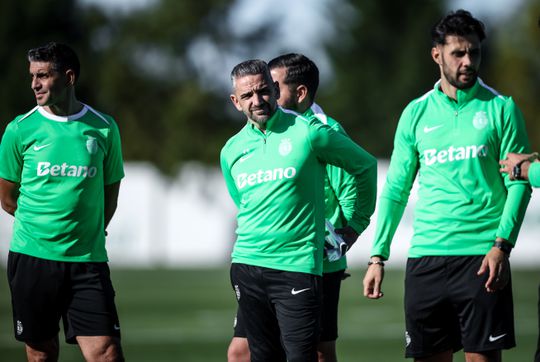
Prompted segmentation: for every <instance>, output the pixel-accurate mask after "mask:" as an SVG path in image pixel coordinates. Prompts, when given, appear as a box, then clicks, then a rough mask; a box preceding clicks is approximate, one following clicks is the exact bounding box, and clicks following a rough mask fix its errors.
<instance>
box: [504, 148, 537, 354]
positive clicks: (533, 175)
mask: <svg viewBox="0 0 540 362" xmlns="http://www.w3.org/2000/svg"><path fill="white" fill-rule="evenodd" d="M538 157H539V156H538V152H534V153H531V154H526V153H525V154H522V153H509V154H508V155H507V156H506V158H505V159H504V160H501V161H500V162H499V163H500V164H501V166H502V167H501V172H504V173H507V174H508V175H509V177H510V179H511V180H525V181H529V182H530V183H531V186H532V187H540V160H539V159H538ZM538 296H539V300H540V286H539V287H538ZM538 326H539V328H540V302H539V303H538ZM534 361H535V362H540V333H538V341H537V343H536V353H535V356H534Z"/></svg>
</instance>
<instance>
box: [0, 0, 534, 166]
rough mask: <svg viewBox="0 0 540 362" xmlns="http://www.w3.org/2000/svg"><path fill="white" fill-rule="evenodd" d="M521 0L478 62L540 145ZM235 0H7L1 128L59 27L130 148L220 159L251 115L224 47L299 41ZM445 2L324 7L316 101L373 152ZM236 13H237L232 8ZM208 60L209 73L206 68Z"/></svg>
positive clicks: (424, 63)
mask: <svg viewBox="0 0 540 362" xmlns="http://www.w3.org/2000/svg"><path fill="white" fill-rule="evenodd" d="M525 1H526V3H525V5H524V8H523V9H524V10H523V11H522V12H521V15H520V16H519V18H517V19H516V18H515V17H514V18H513V19H512V21H511V22H509V23H508V24H504V25H502V26H501V25H497V26H495V25H494V26H493V27H491V26H490V24H488V36H489V37H488V41H487V43H486V44H484V52H485V54H486V53H487V54H486V55H487V56H486V57H485V58H484V65H483V69H484V72H483V74H481V76H482V77H483V78H485V79H486V81H487V82H488V83H489V84H493V85H494V86H496V87H497V89H499V90H500V91H501V92H502V93H505V94H511V95H513V96H514V97H515V98H516V100H517V102H518V104H519V105H520V107H521V109H522V110H523V111H524V113H525V119H526V120H527V126H528V128H529V136H530V138H531V141H532V143H533V145H535V149H538V148H539V146H540V145H539V143H540V122H537V120H538V117H540V110H539V107H540V104H539V103H538V102H537V101H536V98H537V95H538V94H540V92H539V87H540V81H539V80H540V64H539V63H538V59H540V58H539V57H538V54H540V52H539V50H540V49H539V47H540V42H539V41H538V38H539V33H540V28H538V26H537V24H536V22H537V16H538V14H539V10H540V9H539V5H538V4H537V3H535V0H525ZM336 4H338V5H339V6H337V5H336ZM236 5H238V4H237V1H235V0H198V1H195V2H193V1H190V2H187V1H176V0H156V1H155V2H153V3H151V4H150V5H149V6H148V7H145V8H141V9H137V10H134V11H130V12H111V11H104V10H103V9H101V8H99V7H97V6H90V5H82V4H80V3H79V2H77V1H73V0H49V1H39V0H28V1H25V2H20V1H17V0H5V1H2V2H0V14H2V22H0V40H1V41H2V46H1V47H0V65H1V66H2V69H3V70H4V72H3V81H2V82H1V83H0V122H2V129H3V128H4V127H5V125H6V124H7V123H8V122H9V121H10V120H11V119H13V117H14V116H15V115H17V114H21V113H23V112H25V111H27V110H29V109H30V108H31V107H32V106H33V105H34V104H35V101H34V97H33V96H32V93H31V91H30V81H29V78H28V77H26V76H25V74H27V73H28V63H27V61H26V52H27V50H28V49H29V48H32V47H35V46H37V45H41V44H43V43H45V42H47V41H50V40H55V41H60V42H66V43H69V44H70V45H72V46H73V47H74V48H75V49H76V50H77V52H78V53H79V54H80V55H81V61H82V72H81V79H80V84H79V86H78V93H79V94H78V96H79V97H80V99H82V100H83V101H85V102H88V103H90V104H97V105H99V109H100V110H103V111H104V112H106V113H109V114H111V115H113V116H114V117H115V118H116V120H117V122H118V124H119V127H120V128H121V133H122V137H123V147H124V157H125V159H126V160H127V161H147V162H150V163H152V164H153V165H155V166H156V167H158V168H159V169H160V170H161V171H162V172H164V173H165V174H170V175H174V174H175V173H176V172H177V170H178V168H179V166H181V165H182V163H184V162H187V161H200V162H204V163H206V164H209V165H215V166H217V165H218V158H219V151H220V149H221V147H222V146H223V144H224V143H225V141H226V140H227V139H228V138H229V137H230V136H231V135H232V134H233V133H235V132H236V131H237V130H238V129H240V128H241V127H242V126H243V123H244V122H243V121H244V120H243V119H241V118H239V117H238V115H237V114H236V111H235V110H234V109H233V107H232V106H231V105H230V101H229V98H228V94H229V88H228V87H229V85H228V83H229V80H228V74H229V72H230V69H228V68H229V66H228V63H227V61H225V60H226V58H227V57H234V61H233V62H232V63H231V64H233V65H234V64H236V63H238V62H240V61H242V60H245V59H248V58H262V59H265V58H268V57H273V56H276V55H278V54H279V53H285V52H291V51H293V52H298V51H301V50H299V48H300V45H301V44H298V47H297V46H295V45H294V44H289V45H288V47H283V46H281V45H279V44H282V42H281V43H280V42H279V41H280V40H282V39H276V34H275V32H274V31H273V30H275V28H276V26H277V25H279V24H280V23H279V22H280V21H282V19H280V18H271V17H270V15H268V16H266V17H262V18H260V19H257V24H258V25H257V26H255V27H254V28H253V29H249V30H246V31H243V32H240V33H239V32H235V31H234V30H232V29H231V24H230V23H228V21H233V22H234V21H237V20H238V19H237V18H235V16H236V14H235V9H236V8H235V6H236ZM444 6H445V3H444V2H440V1H436V0H429V1H426V0H411V1H407V2H402V1H398V0H384V1H361V0H341V1H339V2H328V3H327V8H326V9H325V10H324V12H325V13H324V15H325V17H326V18H327V19H331V21H333V23H334V24H335V27H336V28H337V29H339V31H338V33H337V36H335V37H334V39H331V41H328V40H326V42H323V43H321V46H323V47H324V49H326V51H327V54H328V55H329V58H330V60H331V69H330V70H328V71H324V74H322V79H323V83H322V84H321V87H320V91H319V94H318V101H320V103H321V105H322V106H323V108H324V109H325V110H326V111H327V112H328V113H329V114H331V115H332V116H334V117H335V118H336V119H339V120H340V121H342V122H343V124H344V126H345V127H346V129H347V131H348V133H349V134H350V136H351V137H352V138H353V139H355V140H357V141H358V142H359V143H360V144H362V146H364V147H365V148H366V149H367V150H368V151H369V152H371V153H372V154H375V155H376V156H378V157H389V156H390V153H391V150H392V148H393V145H392V140H393V136H394V132H395V128H396V124H397V121H398V119H399V115H400V113H401V111H402V109H403V107H404V106H405V105H406V104H407V103H408V102H409V101H410V100H411V99H412V98H414V97H418V96H420V95H422V94H424V93H425V92H426V91H428V90H429V89H431V88H432V87H433V84H434V82H435V81H436V80H437V69H436V66H435V64H433V61H432V60H431V56H430V49H431V45H430V36H429V30H430V28H431V26H432V25H433V24H434V23H435V22H436V20H437V19H439V18H440V17H441V16H443V14H444V13H445V12H446V11H447V10H446V8H444ZM229 13H230V14H232V15H231V17H232V19H231V18H230V17H228V16H224V14H229ZM298 27H302V24H298ZM297 29H298V28H297V27H291V28H290V29H287V31H297ZM314 31H321V32H322V31H324V30H323V28H321V27H316V30H314ZM325 34H326V35H327V33H325ZM325 34H319V35H320V36H321V37H322V35H325ZM196 45H197V46H196ZM209 49H210V50H211V51H210V53H206V51H208V50H209ZM265 51H266V53H265ZM268 51H270V52H271V54H270V55H269V54H268ZM208 54H210V55H208ZM307 55H308V56H310V55H311V54H307ZM209 59H210V60H209ZM209 65H210V66H213V68H214V72H213V73H212V74H214V75H211V76H208V74H206V75H205V74H203V70H202V68H203V67H207V66H209ZM231 67H232V65H231ZM327 73H330V76H329V74H327ZM216 74H217V75H216ZM216 77H221V78H220V79H216ZM535 96H536V97H535ZM535 142H536V144H535Z"/></svg>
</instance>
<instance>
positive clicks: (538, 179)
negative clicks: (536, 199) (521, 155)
mask: <svg viewBox="0 0 540 362" xmlns="http://www.w3.org/2000/svg"><path fill="white" fill-rule="evenodd" d="M529 182H530V183H531V186H532V187H540V162H533V163H532V164H531V166H530V167H529Z"/></svg>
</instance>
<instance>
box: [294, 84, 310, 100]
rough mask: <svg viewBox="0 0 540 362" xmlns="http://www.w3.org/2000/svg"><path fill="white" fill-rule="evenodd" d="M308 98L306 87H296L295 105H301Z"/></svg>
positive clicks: (301, 85)
mask: <svg viewBox="0 0 540 362" xmlns="http://www.w3.org/2000/svg"><path fill="white" fill-rule="evenodd" d="M307 98H308V90H307V87H306V86H305V85H303V84H300V85H299V86H298V87H296V101H297V103H299V104H300V103H302V102H304V101H306V100H307Z"/></svg>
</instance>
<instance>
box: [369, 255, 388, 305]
mask: <svg viewBox="0 0 540 362" xmlns="http://www.w3.org/2000/svg"><path fill="white" fill-rule="evenodd" d="M370 261H371V262H381V261H382V260H381V259H380V258H377V257H372V258H371V260H370ZM383 279H384V265H382V264H371V265H369V266H368V268H367V270H366V275H365V276H364V297H366V298H369V299H379V298H382V297H383V295H384V294H383V292H382V290H381V286H382V282H383Z"/></svg>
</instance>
